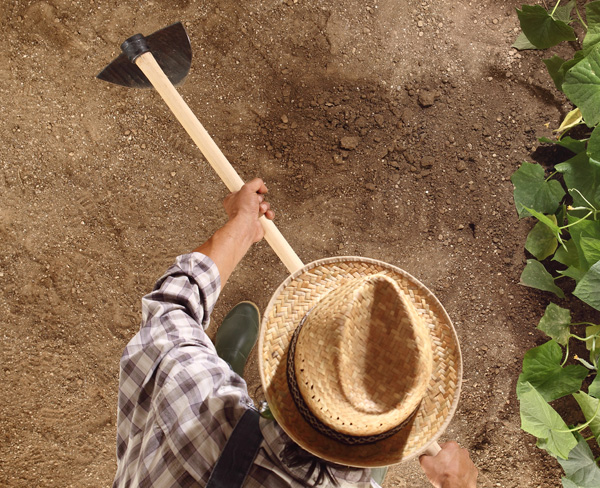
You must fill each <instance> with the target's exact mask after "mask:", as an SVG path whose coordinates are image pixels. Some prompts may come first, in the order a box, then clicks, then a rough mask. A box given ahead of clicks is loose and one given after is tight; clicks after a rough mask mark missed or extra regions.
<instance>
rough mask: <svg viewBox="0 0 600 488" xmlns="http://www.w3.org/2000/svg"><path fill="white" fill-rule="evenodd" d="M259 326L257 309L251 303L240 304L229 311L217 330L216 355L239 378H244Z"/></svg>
mask: <svg viewBox="0 0 600 488" xmlns="http://www.w3.org/2000/svg"><path fill="white" fill-rule="evenodd" d="M259 325H260V312H259V310H258V307H257V306H256V305H255V304H254V303H252V302H240V303H238V304H237V305H236V306H235V307H233V308H232V309H231V311H230V312H229V313H228V314H227V316H226V317H225V318H224V319H223V323H222V324H221V326H220V327H219V329H218V330H217V335H216V337H215V348H216V349H217V354H218V355H219V357H220V358H221V359H223V360H225V361H227V363H229V365H230V366H231V369H233V370H234V371H235V372H236V373H237V374H239V375H240V376H241V377H243V376H244V366H246V361H247V360H248V356H249V355H250V351H252V348H253V347H254V344H256V340H257V338H258V328H259Z"/></svg>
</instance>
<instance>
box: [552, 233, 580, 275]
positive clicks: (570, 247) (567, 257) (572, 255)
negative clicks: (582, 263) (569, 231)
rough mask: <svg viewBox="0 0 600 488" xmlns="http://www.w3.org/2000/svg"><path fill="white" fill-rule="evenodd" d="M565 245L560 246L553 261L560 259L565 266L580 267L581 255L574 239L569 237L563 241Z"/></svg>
mask: <svg viewBox="0 0 600 488" xmlns="http://www.w3.org/2000/svg"><path fill="white" fill-rule="evenodd" d="M563 244H564V245H563V246H560V247H559V248H558V249H557V250H556V252H555V253H554V257H553V258H552V261H558V262H559V263H561V264H564V265H565V266H573V267H575V268H578V267H579V256H578V255H577V246H576V245H575V241H573V239H569V240H568V241H566V242H563Z"/></svg>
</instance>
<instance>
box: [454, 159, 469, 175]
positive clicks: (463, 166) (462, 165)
mask: <svg viewBox="0 0 600 488" xmlns="http://www.w3.org/2000/svg"><path fill="white" fill-rule="evenodd" d="M466 169H467V163H465V162H464V161H463V160H462V159H461V160H460V161H459V162H458V163H456V171H458V172H459V173H460V172H462V171H464V170H466Z"/></svg>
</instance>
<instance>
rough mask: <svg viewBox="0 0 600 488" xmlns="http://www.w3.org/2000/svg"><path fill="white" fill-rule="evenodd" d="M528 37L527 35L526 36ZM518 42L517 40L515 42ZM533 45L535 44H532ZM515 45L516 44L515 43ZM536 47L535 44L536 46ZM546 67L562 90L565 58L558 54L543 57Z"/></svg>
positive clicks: (558, 88) (557, 87)
mask: <svg viewBox="0 0 600 488" xmlns="http://www.w3.org/2000/svg"><path fill="white" fill-rule="evenodd" d="M525 39H527V37H525ZM515 44H516V42H515ZM532 45H533V44H532ZM513 47H514V45H513ZM534 48H535V46H534ZM517 49H518V48H517ZM542 61H544V64H545V65H546V68H548V74H550V78H552V81H554V85H555V86H556V89H557V90H558V91H562V84H563V81H565V72H564V71H563V70H561V68H562V66H563V64H565V60H564V59H563V58H561V57H560V56H557V55H556V54H555V55H554V56H552V57H551V58H549V59H543V60H542Z"/></svg>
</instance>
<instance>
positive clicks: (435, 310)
mask: <svg viewBox="0 0 600 488" xmlns="http://www.w3.org/2000/svg"><path fill="white" fill-rule="evenodd" d="M380 273H381V274H383V275H385V276H387V277H389V278H391V279H392V280H393V281H394V282H395V283H396V284H397V286H398V287H399V288H400V290H402V293H403V294H404V295H405V296H406V297H407V298H409V299H410V300H411V302H412V305H413V306H414V309H415V310H416V312H417V314H418V316H419V319H420V320H421V321H422V323H423V324H425V327H426V328H427V329H428V330H429V332H430V341H431V352H432V356H431V360H432V374H431V377H430V380H429V384H428V387H427V389H426V391H425V392H424V395H423V399H422V401H421V403H420V405H419V406H418V408H417V411H416V414H415V415H414V416H413V417H412V418H410V419H409V421H408V422H407V423H406V425H405V426H404V427H403V428H402V429H401V430H400V432H398V433H396V434H394V435H392V436H391V437H388V438H386V439H384V440H381V441H377V442H374V443H372V444H368V445H359V446H355V445H347V444H344V443H342V442H340V441H337V440H335V439H332V438H330V437H328V436H325V435H323V434H322V433H320V432H319V431H318V430H316V429H315V428H313V427H312V426H311V425H310V424H309V423H308V422H307V421H306V420H305V418H304V417H303V416H302V414H301V413H300V411H299V410H298V407H297V406H296V404H295V403H294V400H293V398H292V395H291V393H290V390H289V386H288V382H287V374H286V360H287V353H288V348H289V344H290V340H291V338H292V335H293V333H294V331H295V329H296V327H297V326H298V324H299V323H300V321H301V319H302V318H303V317H304V316H305V315H306V313H307V312H308V311H309V310H311V309H313V307H314V306H315V305H316V304H317V303H318V301H319V300H320V299H322V298H323V297H325V296H326V295H327V294H328V293H329V292H331V291H332V290H336V289H339V288H340V287H343V286H344V285H345V284H347V283H348V282H349V281H351V280H353V279H355V278H361V277H363V278H364V277H369V276H374V275H377V274H380ZM380 345H381V346H383V345H384V344H380ZM375 347H376V346H375ZM259 370H260V374H261V381H262V385H263V389H264V393H265V397H266V399H267V401H268V403H269V406H270V408H271V412H272V413H273V415H274V416H275V419H276V420H277V422H278V423H279V424H280V425H281V427H282V428H283V429H284V430H285V431H286V433H287V434H288V435H289V436H290V437H291V438H292V439H293V440H294V441H295V442H296V443H298V444H299V445H300V446H302V447H303V448H304V449H306V450H307V451H309V452H311V453H313V454H314V455H316V456H319V457H321V458H323V459H326V460H329V461H332V462H336V463H340V464H344V465H349V466H360V467H376V466H386V465H390V464H394V463H397V462H400V461H403V460H407V459H410V458H412V457H414V456H416V455H418V454H420V453H421V452H422V451H423V450H425V449H426V448H427V447H428V446H429V445H430V444H431V443H432V442H434V441H435V440H437V438H438V437H439V436H440V435H441V434H442V433H443V431H444V430H445V428H446V427H447V425H448V423H449V422H450V419H451V417H452V415H453V414H454V412H455V410H456V405H457V402H458V397H459V393H460V384H461V376H462V363H461V355H460V348H459V345H458V340H457V338H456V333H455V331H454V328H453V327H452V323H451V321H450V319H449V317H448V315H447V314H446V312H445V310H444V309H443V307H442V306H441V304H440V303H439V302H438V301H437V299H436V298H435V296H434V295H433V294H432V293H431V292H430V291H429V290H428V289H427V288H426V287H425V286H424V285H422V284H421V283H420V282H419V281H418V280H416V279H415V278H414V277H412V276H411V275H409V274H408V273H406V272H404V271H402V270H401V269H399V268H397V267H394V266H391V265H389V264H386V263H382V262H380V261H375V260H371V259H367V258H360V257H344V258H328V259H324V260H319V261H315V262H314V263H311V264H308V265H306V266H305V267H304V268H302V269H301V270H300V271H298V272H296V273H294V274H293V275H292V276H290V277H288V278H287V279H286V280H285V281H284V282H283V283H282V285H281V286H280V287H279V289H278V290H277V291H276V292H275V294H274V296H273V297H272V299H271V301H270V303H269V305H268V306H267V309H266V310H265V313H264V316H263V322H262V326H261V334H260V340H259ZM382 374H385V372H383V373H382ZM375 376H377V374H374V377H373V382H375V381H376V378H375ZM348 384H349V383H348V382H346V385H348ZM384 396H385V400H383V401H384V403H385V402H388V404H389V402H390V398H392V397H393V395H392V396H390V395H389V394H387V393H386V394H385V395H384ZM381 401H382V400H379V407H377V408H379V409H380V410H381ZM375 403H378V402H375ZM392 403H393V402H392ZM372 407H373V405H372V404H371V406H370V407H369V408H372ZM311 410H312V409H311ZM409 414H410V412H409ZM394 421H395V420H394ZM394 421H392V423H393V422H394ZM353 423H354V422H353Z"/></svg>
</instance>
